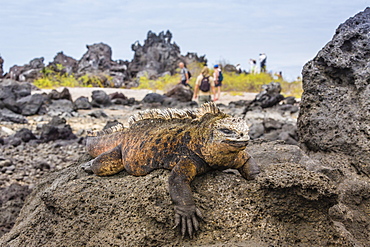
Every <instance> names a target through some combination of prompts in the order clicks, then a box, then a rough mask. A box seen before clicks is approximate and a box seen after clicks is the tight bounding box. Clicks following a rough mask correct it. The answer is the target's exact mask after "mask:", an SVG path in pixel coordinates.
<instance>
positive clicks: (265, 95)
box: [244, 82, 284, 113]
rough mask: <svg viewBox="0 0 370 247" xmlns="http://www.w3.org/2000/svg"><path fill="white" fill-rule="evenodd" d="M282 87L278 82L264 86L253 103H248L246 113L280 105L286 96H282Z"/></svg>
mask: <svg viewBox="0 0 370 247" xmlns="http://www.w3.org/2000/svg"><path fill="white" fill-rule="evenodd" d="M280 92H281V85H280V83H278V82H270V83H269V84H266V85H262V91H261V92H260V93H259V94H257V95H256V98H255V99H254V100H253V101H250V102H248V104H247V105H246V106H245V109H244V113H246V112H248V111H252V110H254V109H255V108H259V107H262V108H269V107H273V106H275V105H278V104H279V102H280V101H282V100H284V96H283V95H282V94H280Z"/></svg>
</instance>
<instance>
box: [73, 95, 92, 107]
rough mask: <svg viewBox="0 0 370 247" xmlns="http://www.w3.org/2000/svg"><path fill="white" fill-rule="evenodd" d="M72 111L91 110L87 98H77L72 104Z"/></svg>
mask: <svg viewBox="0 0 370 247" xmlns="http://www.w3.org/2000/svg"><path fill="white" fill-rule="evenodd" d="M73 106H74V109H76V110H89V109H91V108H92V106H91V104H90V102H89V98H88V97H85V96H80V97H78V98H77V99H76V100H75V101H74V102H73Z"/></svg>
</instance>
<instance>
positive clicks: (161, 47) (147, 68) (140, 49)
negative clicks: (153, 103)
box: [128, 30, 205, 78]
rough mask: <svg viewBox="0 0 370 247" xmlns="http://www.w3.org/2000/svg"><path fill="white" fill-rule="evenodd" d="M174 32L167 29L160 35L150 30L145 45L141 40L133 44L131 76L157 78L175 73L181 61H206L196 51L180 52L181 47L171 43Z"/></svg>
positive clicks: (130, 65) (129, 68)
mask: <svg viewBox="0 0 370 247" xmlns="http://www.w3.org/2000/svg"><path fill="white" fill-rule="evenodd" d="M171 39H172V33H171V32H170V31H169V30H167V32H166V33H164V32H163V31H162V32H160V33H159V34H158V35H157V34H155V33H154V32H152V31H149V32H148V34H147V38H146V40H145V41H144V45H141V44H140V43H139V41H136V42H135V43H134V44H132V46H131V48H132V50H133V51H134V52H135V54H134V58H133V59H132V61H131V63H130V64H129V67H128V70H129V73H130V77H131V78H136V77H140V76H146V77H148V78H156V77H158V76H160V75H163V74H164V73H170V74H171V75H173V74H174V73H175V71H176V69H177V67H178V63H179V62H180V61H182V62H185V63H188V64H189V63H192V62H204V60H205V58H204V57H200V58H199V57H198V56H197V55H196V54H195V53H188V54H187V55H186V56H182V55H181V54H180V47H179V46H178V45H177V44H176V43H171Z"/></svg>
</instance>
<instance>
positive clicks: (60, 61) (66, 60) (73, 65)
mask: <svg viewBox="0 0 370 247" xmlns="http://www.w3.org/2000/svg"><path fill="white" fill-rule="evenodd" d="M77 64H78V61H77V60H76V59H74V58H73V57H69V56H67V55H65V54H64V53H63V52H62V51H61V52H58V53H57V55H56V56H55V57H54V60H53V62H51V63H49V65H48V67H51V68H52V69H53V70H54V71H56V72H60V73H63V74H64V73H66V74H73V73H76V72H77Z"/></svg>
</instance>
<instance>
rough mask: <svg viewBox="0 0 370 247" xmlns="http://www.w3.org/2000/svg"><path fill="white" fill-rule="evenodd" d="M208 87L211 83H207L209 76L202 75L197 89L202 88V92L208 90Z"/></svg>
mask: <svg viewBox="0 0 370 247" xmlns="http://www.w3.org/2000/svg"><path fill="white" fill-rule="evenodd" d="M210 88H211V84H210V83H209V76H207V77H203V79H202V81H201V82H200V85H199V89H200V90H202V92H208V91H209V89H210Z"/></svg>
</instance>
